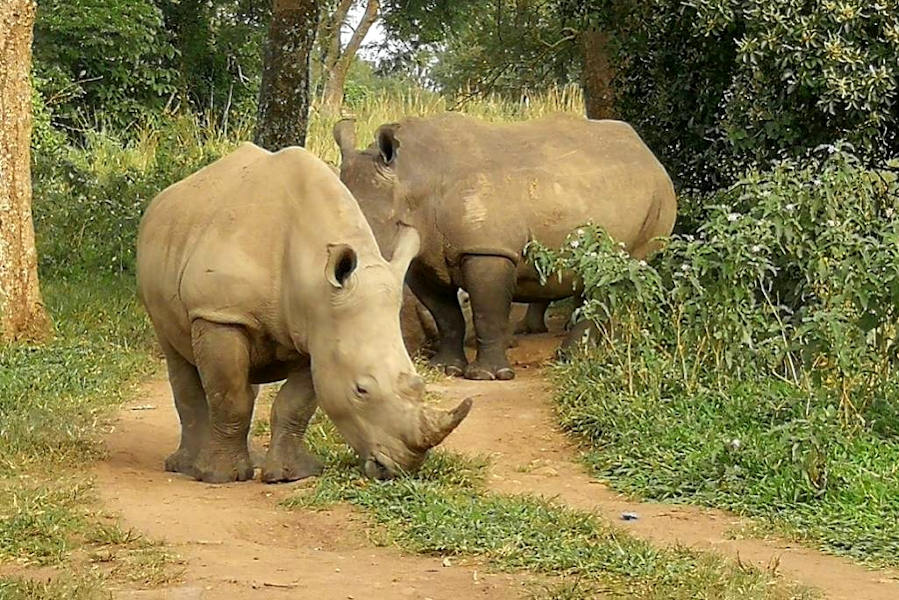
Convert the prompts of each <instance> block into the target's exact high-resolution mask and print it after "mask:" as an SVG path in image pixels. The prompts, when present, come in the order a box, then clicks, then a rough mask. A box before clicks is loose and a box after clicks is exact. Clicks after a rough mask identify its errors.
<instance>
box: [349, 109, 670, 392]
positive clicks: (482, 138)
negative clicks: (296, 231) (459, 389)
mask: <svg viewBox="0 0 899 600" xmlns="http://www.w3.org/2000/svg"><path fill="white" fill-rule="evenodd" d="M334 138H335V140H336V141H337V144H338V146H339V147H340V152H341V157H342V160H341V167H340V177H341V179H342V180H343V182H344V183H345V184H346V185H347V187H348V188H349V189H350V191H351V192H352V193H353V195H354V196H355V197H356V199H357V200H358V202H359V205H360V207H361V208H362V211H363V213H365V216H366V217H367V218H368V220H369V223H370V224H371V225H372V229H373V230H374V233H375V236H376V237H377V238H378V241H379V242H380V243H381V248H382V249H389V248H391V247H393V246H394V245H395V244H396V243H397V238H396V233H395V232H396V224H397V223H400V222H402V223H408V224H410V225H412V226H413V227H415V228H416V229H418V231H419V232H420V234H421V251H420V253H419V254H418V256H417V257H416V258H415V260H413V262H412V265H411V267H410V269H409V273H408V276H407V283H408V284H409V286H410V287H411V289H412V291H413V292H414V293H415V295H416V296H417V297H418V298H419V299H420V300H421V301H422V303H423V304H424V305H425V306H426V307H427V308H428V310H429V311H430V312H431V313H432V314H433V316H434V319H435V321H436V323H437V327H438V329H439V331H440V342H439V345H438V350H437V353H436V354H435V355H434V357H433V358H432V359H431V361H432V363H434V364H435V365H438V366H441V367H443V368H444V369H445V370H446V372H447V373H449V374H455V375H461V374H464V376H465V377H467V378H469V379H511V378H512V377H514V371H513V369H512V368H511V367H510V365H509V362H508V359H507V357H506V345H507V344H506V340H507V336H506V327H507V323H508V319H509V309H510V305H511V302H512V301H513V300H514V301H517V302H528V303H534V304H533V305H532V307H531V310H530V311H529V316H528V318H527V319H526V322H525V324H524V327H523V329H525V330H527V329H532V330H541V329H543V327H542V322H543V311H544V310H545V308H546V302H547V301H552V300H558V299H561V298H565V297H568V296H571V295H573V294H574V293H575V292H576V286H577V281H576V277H575V275H574V274H573V273H566V274H564V276H563V277H562V279H561V280H559V279H557V278H551V279H550V280H549V281H547V282H546V283H545V284H542V283H541V282H540V278H539V276H538V273H537V271H536V269H535V268H534V266H533V265H531V264H529V263H528V262H527V261H525V260H523V251H524V248H525V246H526V245H527V243H528V242H530V241H531V240H537V241H539V242H541V243H542V244H544V245H546V246H549V247H559V246H560V245H561V244H562V243H563V242H564V241H565V238H566V236H567V235H568V234H569V233H571V231H572V230H574V229H575V228H577V227H578V226H581V225H584V224H587V223H593V224H596V225H599V226H602V227H603V228H604V229H605V230H606V231H607V232H608V233H609V235H611V236H612V238H613V239H615V240H617V241H619V242H621V243H623V244H624V247H625V248H626V250H627V251H628V252H629V253H630V254H631V255H632V256H634V257H635V258H643V257H645V256H646V255H648V254H649V253H650V252H652V251H653V250H655V249H656V248H657V247H658V241H657V239H656V238H658V237H659V236H665V235H668V234H670V233H671V231H672V229H673V226H674V220H675V215H676V212H677V200H676V197H675V193H674V187H673V185H672V183H671V179H670V178H669V177H668V174H667V173H666V171H665V169H664V167H663V166H662V165H661V164H660V163H659V161H658V160H657V159H656V157H655V156H653V154H652V152H651V151H650V150H649V148H647V146H646V144H645V143H644V142H643V141H642V140H641V139H640V137H639V136H638V135H637V133H636V132H635V131H634V130H633V128H631V126H630V125H628V124H627V123H624V122H621V121H613V120H604V121H591V120H587V119H584V118H578V117H574V116H570V115H557V116H552V117H548V118H543V119H539V120H534V121H527V122H520V123H505V124H492V123H486V122H483V121H479V120H477V119H474V118H471V117H467V116H464V115H460V114H457V113H450V114H445V115H440V116H436V117H430V118H407V119H404V120H402V121H400V122H398V123H388V124H385V125H382V126H381V127H380V128H378V130H377V132H376V134H375V140H374V142H373V143H372V144H371V145H370V146H369V147H368V148H366V149H365V150H362V151H359V150H357V149H356V136H355V131H354V124H353V122H352V121H351V120H342V121H339V122H338V123H337V124H336V125H335V126H334ZM460 287H461V288H463V289H465V290H466V291H467V292H468V293H469V295H470V297H471V306H472V311H473V320H474V326H475V330H476V334H477V342H478V345H477V356H476V358H475V360H474V362H472V363H470V364H469V363H468V362H467V361H466V358H465V354H464V353H463V336H464V331H465V329H464V323H463V319H462V313H461V312H460V309H459V305H458V302H457V301H456V291H457V290H458V288H460ZM528 321H529V322H528ZM578 334H579V332H578V330H573V332H572V335H574V336H577V335H578Z"/></svg>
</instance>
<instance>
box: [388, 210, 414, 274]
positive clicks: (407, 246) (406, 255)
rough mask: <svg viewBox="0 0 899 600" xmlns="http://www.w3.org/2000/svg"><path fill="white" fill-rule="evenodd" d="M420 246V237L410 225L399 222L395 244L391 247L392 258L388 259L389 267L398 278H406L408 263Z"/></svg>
mask: <svg viewBox="0 0 899 600" xmlns="http://www.w3.org/2000/svg"><path fill="white" fill-rule="evenodd" d="M420 248H421V238H420V237H419V235H418V230H416V229H415V228H414V227H412V226H411V225H406V224H405V223H400V231H399V233H397V236H396V245H395V246H394V248H393V258H391V259H390V267H391V268H392V269H393V271H394V273H396V275H397V277H399V278H400V280H403V279H405V278H406V271H407V270H408V269H409V263H410V262H412V259H413V258H415V257H416V256H418V250H419V249H420Z"/></svg>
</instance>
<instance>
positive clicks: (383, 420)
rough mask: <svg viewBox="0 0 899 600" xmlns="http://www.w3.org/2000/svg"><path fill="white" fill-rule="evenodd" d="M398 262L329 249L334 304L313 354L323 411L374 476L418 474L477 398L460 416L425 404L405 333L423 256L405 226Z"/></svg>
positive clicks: (324, 310) (318, 326)
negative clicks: (406, 307)
mask: <svg viewBox="0 0 899 600" xmlns="http://www.w3.org/2000/svg"><path fill="white" fill-rule="evenodd" d="M394 239H395V241H396V244H395V249H394V251H393V256H392V259H391V260H390V261H389V262H388V261H386V260H384V259H383V258H382V257H381V256H380V255H379V254H378V253H377V252H366V253H364V255H363V258H360V255H358V254H357V252H356V250H355V249H354V248H353V247H352V246H350V245H348V244H333V245H330V246H329V247H328V259H327V264H326V266H325V277H324V279H325V284H324V287H325V288H326V289H325V295H326V296H327V301H325V302H322V303H320V304H321V306H319V307H318V308H317V310H316V311H315V312H314V313H313V314H312V320H313V321H314V322H312V323H310V324H309V329H308V331H309V349H310V355H311V357H312V378H313V382H314V385H315V392H316V397H317V399H318V402H319V405H320V406H321V407H322V409H323V410H324V411H325V413H327V415H328V416H329V417H330V418H331V420H332V421H333V422H334V424H335V426H336V427H337V429H338V431H339V432H340V433H341V435H342V436H343V437H344V439H345V440H346V441H347V442H348V443H349V444H350V446H352V447H353V449H354V450H355V451H356V452H357V453H358V454H359V456H360V457H361V458H362V460H363V461H364V466H363V469H364V471H365V473H366V474H367V475H368V476H370V477H375V478H378V479H384V478H389V477H393V476H395V475H398V474H400V473H404V472H414V471H416V470H417V469H418V468H419V467H420V466H421V464H422V463H423V462H424V459H425V456H426V454H427V451H428V449H430V448H432V447H433V446H436V445H437V444H439V443H440V442H441V441H443V439H444V438H445V437H446V436H447V435H449V433H450V432H451V431H452V430H453V429H455V428H456V426H457V425H459V423H460V422H461V421H462V419H464V418H465V416H466V415H467V414H468V411H469V410H470V408H471V399H466V400H464V401H463V402H462V403H461V404H459V406H457V407H456V408H454V409H452V410H440V409H437V408H434V407H431V406H428V405H426V404H425V403H424V402H423V396H424V391H425V384H424V381H423V380H422V378H421V377H420V376H418V375H417V374H416V372H415V367H414V366H413V364H412V361H411V359H410V358H409V354H408V352H407V351H406V347H405V345H404V344H403V339H402V335H401V333H400V322H399V315H400V306H401V303H402V295H403V279H404V277H405V273H406V269H407V268H408V266H409V263H410V261H411V260H412V258H414V256H415V255H416V254H417V253H418V249H419V236H418V233H417V232H416V231H415V229H413V228H411V227H407V226H400V227H399V228H398V232H397V233H396V235H395V236H394Z"/></svg>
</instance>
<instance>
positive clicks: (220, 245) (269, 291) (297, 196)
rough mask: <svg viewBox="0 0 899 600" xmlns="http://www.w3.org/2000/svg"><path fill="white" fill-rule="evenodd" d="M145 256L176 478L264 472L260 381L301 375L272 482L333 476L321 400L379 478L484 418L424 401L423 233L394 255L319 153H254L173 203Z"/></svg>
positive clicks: (167, 193)
mask: <svg viewBox="0 0 899 600" xmlns="http://www.w3.org/2000/svg"><path fill="white" fill-rule="evenodd" d="M137 246H138V254H137V277H138V290H139V294H140V298H141V300H142V302H143V303H144V305H145V306H146V308H147V312H149V314H150V319H151V320H152V322H153V327H154V328H155V330H156V335H157V337H158V339H159V342H160V344H161V345H162V349H163V352H164V353H165V357H166V362H167V365H168V372H169V379H170V381H171V385H172V391H173V393H174V397H175V406H176V407H177V409H178V414H179V416H180V418H181V445H180V447H179V448H178V450H177V451H176V452H175V453H174V454H172V455H171V456H169V457H168V459H166V462H165V468H166V469H167V470H169V471H179V472H181V473H186V474H189V475H191V476H193V477H195V478H196V479H200V480H202V481H210V482H222V481H234V480H245V479H249V478H251V477H252V476H253V467H252V466H251V464H250V458H249V456H248V452H247V434H248V431H249V428H250V418H251V415H252V413H253V404H254V399H255V385H254V384H259V383H265V382H271V381H278V380H281V379H285V378H286V379H287V381H286V383H285V384H284V385H283V386H282V388H281V391H280V392H279V393H278V395H277V397H276V398H275V401H274V405H273V406H272V415H271V425H272V441H271V447H270V449H269V451H268V454H267V456H266V458H265V463H264V466H263V469H262V478H263V480H264V481H268V482H274V481H287V480H294V479H300V478H302V477H306V476H308V475H312V474H315V473H317V472H319V470H320V468H321V467H320V464H319V463H318V461H317V460H316V459H314V458H313V457H312V456H311V455H310V454H309V453H308V452H307V450H306V448H305V446H304V443H303V435H304V433H305V430H306V425H307V423H308V422H309V419H310V417H311V416H312V413H313V412H314V411H315V407H316V404H318V405H319V406H321V407H322V409H323V410H324V411H325V413H327V414H328V416H329V417H330V418H331V419H332V420H333V421H334V424H335V425H336V426H337V429H338V430H339V431H340V433H341V434H342V435H343V437H344V438H345V439H346V440H347V442H349V444H350V445H351V446H352V447H353V448H354V449H355V450H356V452H358V453H359V455H360V456H361V457H362V458H363V459H364V460H365V463H364V470H365V472H366V473H367V474H368V475H369V476H373V477H388V476H391V475H394V474H396V473H398V472H400V471H412V470H415V469H416V468H418V467H419V466H420V464H421V463H422V461H423V459H424V456H425V453H426V452H427V450H428V448H430V447H432V446H434V445H436V444H439V443H440V442H441V441H442V440H443V438H444V437H446V435H448V434H449V432H450V431H452V430H453V428H454V427H456V425H458V424H459V422H460V421H461V420H462V419H463V418H464V417H465V415H466V414H467V413H468V410H469V408H470V406H471V402H470V400H466V401H465V402H463V403H462V404H460V405H459V406H458V407H457V408H456V409H454V410H452V411H439V410H436V409H433V408H431V407H428V406H425V405H424V404H423V403H422V393H423V391H424V383H423V381H422V379H421V378H420V377H419V376H418V375H416V373H415V370H414V367H413V365H412V362H411V361H410V359H409V355H408V353H407V352H406V350H405V348H404V347H403V341H402V339H401V337H400V324H399V312H400V302H401V297H402V289H403V277H404V275H405V272H406V269H407V267H408V265H409V261H410V260H411V259H412V257H413V256H415V254H416V253H417V252H418V248H419V238H418V234H417V233H416V232H415V230H414V229H411V228H409V227H405V226H400V227H399V229H398V231H397V235H396V243H395V248H394V251H393V260H392V261H391V262H387V261H385V260H384V259H383V258H382V257H381V254H380V253H379V251H378V246H377V243H376V242H375V239H374V236H373V235H372V232H371V229H370V228H369V226H368V224H367V223H366V221H365V218H364V217H363V215H362V212H361V211H360V210H359V206H358V205H357V204H356V201H355V200H354V199H353V197H352V195H350V193H349V191H348V190H347V189H346V188H345V187H344V186H343V185H342V184H341V183H340V180H339V179H338V178H337V176H336V175H335V174H334V173H333V172H332V171H331V170H330V169H329V168H328V167H327V166H326V165H325V163H323V162H322V161H320V160H319V159H317V158H315V157H314V156H313V155H311V154H309V153H308V152H306V151H305V150H303V149H301V148H287V149H285V150H282V151H280V152H278V153H275V154H272V153H269V152H267V151H265V150H262V149H260V148H258V147H256V146H254V145H252V144H244V145H242V146H241V147H240V148H239V149H237V150H236V151H234V152H233V153H231V154H229V155H227V156H225V157H224V158H222V159H220V160H218V161H216V162H214V163H212V164H211V165H209V166H207V167H205V168H204V169H201V170H200V171H198V172H197V173H195V174H193V175H191V176H190V177H188V178H187V179H184V180H183V181H181V182H179V183H176V184H174V185H172V186H171V187H169V188H167V189H166V190H164V191H163V192H162V193H161V194H159V196H157V197H156V198H155V199H154V200H153V202H152V203H151V204H150V207H149V208H148V209H147V212H146V214H145V215H144V218H143V221H142V222H141V227H140V233H139V235H138V242H137Z"/></svg>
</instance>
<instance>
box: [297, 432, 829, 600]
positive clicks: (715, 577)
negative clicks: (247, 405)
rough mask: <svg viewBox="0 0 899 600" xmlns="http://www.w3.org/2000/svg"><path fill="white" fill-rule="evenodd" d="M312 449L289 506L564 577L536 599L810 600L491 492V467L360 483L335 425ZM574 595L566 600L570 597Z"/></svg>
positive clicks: (762, 578) (602, 525)
mask: <svg viewBox="0 0 899 600" xmlns="http://www.w3.org/2000/svg"><path fill="white" fill-rule="evenodd" d="M310 440H311V445H312V448H313V450H314V451H315V452H316V453H317V454H319V455H320V456H323V457H325V458H326V464H327V468H326V470H325V472H324V474H323V475H322V477H320V478H319V479H318V480H317V481H316V483H315V485H314V486H313V487H312V488H309V489H305V490H303V491H301V492H299V494H298V495H296V496H294V497H293V498H291V499H289V500H288V501H287V505H288V506H291V507H299V508H316V507H322V506H328V505H330V504H332V503H335V502H347V503H349V504H351V505H353V506H356V507H358V508H360V509H362V510H363V511H365V513H366V514H367V515H369V516H370V518H371V519H372V521H373V522H374V523H377V524H378V525H379V526H380V527H381V528H382V531H383V532H384V534H385V539H387V540H390V541H391V542H393V543H396V544H398V545H399V546H401V547H403V548H405V549H408V550H412V551H415V552H419V553H424V554H431V555H441V556H448V555H449V556H463V557H465V556H470V557H478V558H480V559H483V560H485V561H486V562H487V563H488V564H489V565H490V566H491V567H493V568H497V569H501V570H526V571H530V572H533V573H536V574H539V575H548V576H559V575H562V576H564V577H565V578H566V583H563V584H561V585H552V586H550V587H548V588H547V589H546V590H544V591H543V592H541V593H538V594H537V595H536V597H562V598H564V597H573V596H571V593H574V592H573V591H572V590H581V592H583V591H585V590H595V591H596V592H601V593H602V594H603V595H604V597H621V598H653V599H659V600H661V599H665V600H675V599H679V598H682V599H685V600H686V599H688V598H689V599H696V598H708V599H712V598H720V599H724V598H734V599H737V598H739V599H741V600H748V599H755V598H759V599H761V598H765V599H781V598H783V599H786V598H811V597H813V594H812V592H810V591H808V590H801V589H798V588H795V587H791V586H788V585H786V584H784V583H783V582H780V581H778V580H777V579H776V577H775V575H773V574H772V573H770V572H763V571H759V570H757V569H755V568H750V567H747V566H745V565H742V564H737V563H733V562H731V561H726V560H724V559H722V558H720V557H717V556H714V555H711V554H704V553H697V552H692V551H687V550H684V549H658V548H654V547H653V546H651V545H650V544H648V543H646V542H643V541H640V540H637V539H635V538H633V537H631V536H630V535H628V534H626V533H623V532H621V531H618V530H616V529H614V528H613V527H611V526H610V525H609V524H608V523H607V522H605V521H603V520H601V519H600V518H598V517H596V516H594V515H591V514H588V513H584V512H579V511H575V510H570V509H567V508H565V507H562V506H559V505H557V504H555V503H552V502H548V501H545V500H542V499H538V498H534V497H530V496H505V495H499V494H495V493H491V492H488V491H486V490H485V486H484V476H485V470H486V469H485V467H486V462H485V461H483V460H481V459H478V458H474V459H472V458H463V457H461V456H458V455H453V454H449V453H447V452H443V451H436V452H433V453H432V455H431V457H430V458H429V459H428V461H427V462H426V463H425V465H424V467H423V468H422V470H421V471H420V472H419V473H418V474H417V475H415V476H407V477H401V478H398V479H395V480H392V481H386V482H376V481H371V480H368V479H364V478H362V477H361V476H360V473H359V469H358V467H357V465H356V459H355V458H354V456H353V455H352V454H351V453H350V452H349V451H348V450H346V449H345V446H344V445H343V444H341V443H340V442H339V440H338V439H337V436H336V434H335V433H334V430H333V428H332V427H331V426H330V424H328V423H326V422H320V421H319V422H316V424H314V425H313V426H312V427H311V428H310ZM563 594H567V595H563Z"/></svg>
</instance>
